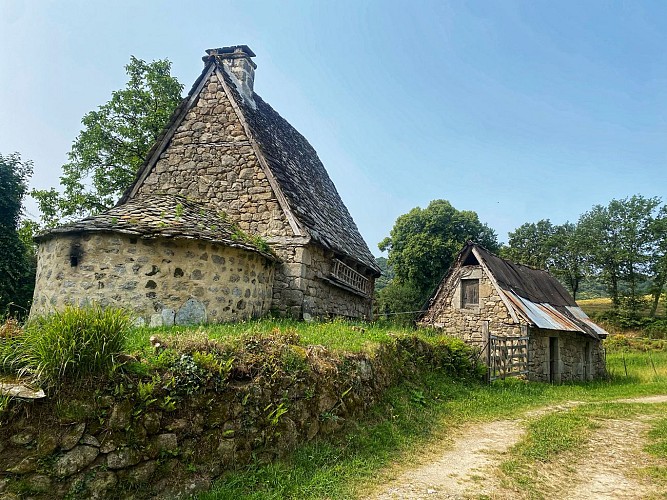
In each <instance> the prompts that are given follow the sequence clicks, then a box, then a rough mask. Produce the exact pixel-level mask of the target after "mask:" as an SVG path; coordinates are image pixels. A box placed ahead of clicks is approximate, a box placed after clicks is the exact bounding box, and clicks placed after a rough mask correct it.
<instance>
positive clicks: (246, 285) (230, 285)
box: [31, 233, 274, 326]
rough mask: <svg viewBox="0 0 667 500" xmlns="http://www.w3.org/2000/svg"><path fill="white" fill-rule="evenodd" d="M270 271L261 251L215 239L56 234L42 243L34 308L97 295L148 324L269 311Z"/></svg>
mask: <svg viewBox="0 0 667 500" xmlns="http://www.w3.org/2000/svg"><path fill="white" fill-rule="evenodd" d="M73 249H76V253H77V262H76V265H74V266H73V265H72V261H71V255H72V252H73ZM273 276H274V268H273V263H272V262H270V261H269V260H268V259H266V258H265V257H263V256H261V255H260V254H258V253H255V252H251V251H248V250H245V249H240V248H234V247H229V246H225V245H219V244H215V243H208V242H202V241H196V240H189V239H180V240H178V239H174V240H172V239H165V238H157V239H142V238H133V237H130V236H128V235H125V234H118V233H84V234H83V235H59V236H58V237H56V238H51V239H49V240H47V241H44V242H42V243H41V244H40V245H39V250H38V269H37V281H36V286H35V296H34V299H33V308H32V311H31V314H42V313H49V312H51V311H53V310H54V309H61V308H63V307H64V306H65V305H74V306H80V305H84V304H87V303H90V302H97V303H99V304H100V305H102V306H116V307H123V308H126V309H130V310H131V311H132V312H133V313H134V315H135V316H136V318H137V320H138V323H140V324H146V325H151V326H161V325H166V326H169V325H173V324H192V323H204V322H208V323H215V322H221V321H234V320H240V319H247V318H253V317H259V316H262V315H264V314H266V313H268V311H269V309H270V307H271V295H272V289H273Z"/></svg>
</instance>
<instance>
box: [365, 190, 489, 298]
mask: <svg viewBox="0 0 667 500" xmlns="http://www.w3.org/2000/svg"><path fill="white" fill-rule="evenodd" d="M468 240H473V241H475V242H476V243H478V244H480V245H482V246H484V247H485V248H487V249H488V250H490V251H492V252H496V251H498V249H499V245H498V240H497V238H496V233H495V232H494V231H493V230H492V229H491V228H490V227H488V226H487V225H486V224H483V223H482V222H480V220H479V217H478V216H477V213H475V212H473V211H466V210H464V211H459V210H457V209H455V208H454V207H453V206H452V205H451V203H449V202H448V201H446V200H434V201H432V202H431V203H429V205H428V207H427V208H425V209H422V208H419V207H417V208H413V209H412V210H411V211H410V212H408V213H407V214H404V215H401V216H400V217H399V218H398V219H396V222H395V224H394V227H393V228H392V230H391V233H390V236H389V237H387V238H385V239H384V240H382V241H381V242H380V244H379V245H378V246H379V248H380V250H382V251H384V250H387V251H388V252H389V259H388V263H389V265H390V266H392V268H393V269H394V273H395V278H394V281H395V282H396V286H398V285H406V286H408V287H410V289H412V290H415V291H416V292H417V294H418V296H419V300H417V301H415V303H417V302H419V303H420V304H421V303H423V302H425V301H426V299H428V296H429V294H430V293H431V292H432V291H433V290H434V289H435V287H436V286H437V285H438V283H439V282H440V280H442V278H443V276H444V274H445V272H446V271H447V269H449V267H450V266H451V265H452V263H453V262H454V258H455V257H456V255H457V253H458V252H459V251H460V250H461V248H462V247H463V245H464V244H465V242H466V241H468ZM404 310H405V309H404Z"/></svg>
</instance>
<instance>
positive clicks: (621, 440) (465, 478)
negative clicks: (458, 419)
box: [368, 396, 667, 500]
mask: <svg viewBox="0 0 667 500" xmlns="http://www.w3.org/2000/svg"><path fill="white" fill-rule="evenodd" d="M617 402H622V403H646V404H655V403H664V402H667V396H650V397H645V398H633V399H623V400H617ZM579 404H584V403H581V402H578V401H571V402H567V403H563V404H561V405H558V406H551V407H548V408H541V409H539V410H534V411H531V412H527V413H526V414H524V415H523V416H522V417H521V418H517V419H516V420H500V421H495V422H488V423H485V424H478V425H475V426H472V427H469V428H467V429H465V430H464V431H463V432H462V433H461V434H459V435H458V436H457V437H456V438H455V440H454V442H453V445H452V444H450V445H449V446H448V445H445V444H443V446H442V449H441V450H439V451H437V452H436V453H435V455H434V456H433V458H430V459H429V460H428V461H427V462H425V463H422V464H420V465H418V466H416V467H413V468H411V469H409V470H404V471H402V472H401V473H400V474H398V476H397V477H396V478H395V479H393V480H392V481H390V482H388V483H387V484H385V485H383V487H382V488H380V489H379V490H378V491H376V492H375V494H373V495H370V496H369V497H368V498H373V499H376V500H389V499H399V498H400V499H404V498H405V499H420V498H430V499H433V498H446V499H457V498H479V497H482V496H483V497H488V498H494V499H504V498H521V497H522V494H521V493H520V492H517V491H512V490H507V489H504V488H503V487H502V486H501V485H500V482H499V480H498V477H499V475H498V473H497V467H498V465H499V464H500V463H501V462H503V461H504V460H505V458H506V455H504V454H505V453H506V452H507V451H508V450H509V449H510V448H511V447H512V446H513V445H514V444H516V443H517V442H518V441H519V440H520V439H521V438H522V437H523V435H524V432H525V430H524V427H523V423H524V422H525V419H526V418H535V417H539V416H540V415H544V414H546V413H550V412H553V411H565V410H568V409H571V408H573V407H575V406H577V405H579ZM649 425H650V424H649V421H648V419H646V418H639V419H634V420H604V421H601V422H600V426H601V427H600V428H599V429H598V430H596V432H595V433H594V434H593V436H592V437H591V439H590V440H589V442H588V443H587V447H586V452H585V453H581V450H576V452H575V453H572V454H571V455H568V454H565V456H562V457H561V458H560V459H559V460H558V461H557V462H556V463H552V464H549V465H546V466H545V467H544V468H541V469H540V471H539V478H540V479H539V482H540V485H541V489H542V490H543V491H544V492H545V493H546V494H547V496H548V497H558V498H571V499H591V498H595V499H612V498H613V499H618V498H620V499H625V498H647V497H652V496H656V497H657V496H661V495H665V492H662V491H658V490H657V489H656V488H657V486H656V485H654V484H651V482H650V481H646V480H642V479H641V478H640V477H639V476H638V475H637V474H636V472H635V471H636V469H638V468H640V467H643V466H646V465H648V463H650V461H651V460H652V459H651V457H649V456H648V455H647V454H646V453H645V452H643V451H642V448H643V446H644V438H645V433H646V431H647V430H648V428H649Z"/></svg>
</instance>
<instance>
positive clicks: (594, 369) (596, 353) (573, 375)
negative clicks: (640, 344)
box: [528, 328, 607, 382]
mask: <svg viewBox="0 0 667 500" xmlns="http://www.w3.org/2000/svg"><path fill="white" fill-rule="evenodd" d="M551 337H557V338H558V352H557V353H555V354H556V360H557V363H556V364H557V368H556V372H555V373H554V380H553V382H569V381H575V380H592V379H594V378H601V377H605V376H606V374H607V372H606V369H605V357H604V348H603V346H602V342H600V341H598V340H595V339H593V338H591V337H587V336H585V335H583V334H581V333H576V332H566V331H554V330H543V329H539V328H531V329H530V341H529V344H528V350H529V365H530V366H529V370H530V379H531V380H535V381H539V382H550V381H551V380H550V376H549V375H550V372H549V370H550V356H551V354H550V351H549V342H550V341H549V339H550V338H551Z"/></svg>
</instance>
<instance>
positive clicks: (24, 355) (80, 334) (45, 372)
mask: <svg viewBox="0 0 667 500" xmlns="http://www.w3.org/2000/svg"><path fill="white" fill-rule="evenodd" d="M8 325H9V326H10V327H11V328H9V327H8ZM130 325H131V319H130V316H129V315H128V314H127V313H125V312H124V311H122V310H119V309H113V308H107V309H102V308H101V307H97V306H95V307H89V308H75V307H66V308H65V309H63V310H62V311H56V312H54V313H52V314H50V315H48V316H42V317H38V318H35V319H34V320H32V321H30V322H29V323H28V324H27V325H26V326H25V327H24V328H23V329H16V328H14V326H15V325H11V324H10V322H9V321H7V322H6V323H5V324H4V325H3V326H4V327H5V330H10V329H11V333H7V332H5V334H4V335H1V336H0V371H4V372H9V373H16V374H18V375H22V376H28V377H30V378H32V379H33V380H34V381H35V382H36V383H38V384H42V385H45V386H59V385H61V384H62V383H63V382H65V381H73V380H77V379H80V378H81V377H83V376H86V375H90V374H97V373H102V372H104V371H105V370H106V369H108V368H109V367H110V366H111V365H112V364H113V356H114V355H116V354H118V353H120V352H122V351H123V350H124V348H125V337H126V335H127V332H128V331H129V329H130Z"/></svg>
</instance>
